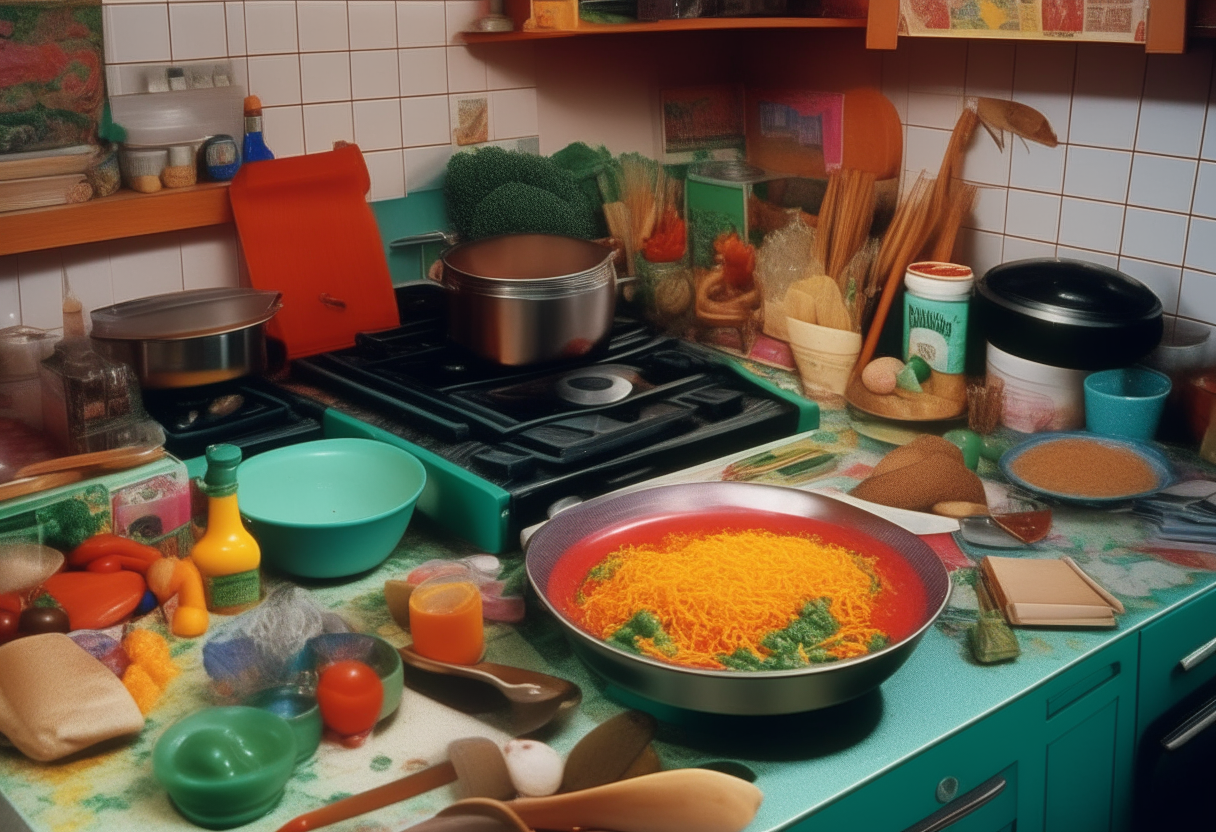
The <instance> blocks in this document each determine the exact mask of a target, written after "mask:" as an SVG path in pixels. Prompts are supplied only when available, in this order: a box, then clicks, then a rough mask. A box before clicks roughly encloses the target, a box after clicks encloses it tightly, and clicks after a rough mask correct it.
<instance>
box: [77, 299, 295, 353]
mask: <svg viewBox="0 0 1216 832" xmlns="http://www.w3.org/2000/svg"><path fill="white" fill-rule="evenodd" d="M278 310H279V293H278V292H270V291H263V290H260V289H244V288H236V287H233V288H224V289H190V290H187V291H185V292H170V293H168V294H164V295H152V296H150V297H146V298H139V299H137V300H129V301H125V302H123V303H116V304H114V305H113V306H105V307H102V308H101V309H94V310H93V312H92V318H93V333H92V334H93V337H94V338H111V339H115V340H124V341H129V340H140V341H147V340H155V341H177V340H181V339H183V338H198V337H202V336H206V335H220V334H223V333H225V332H232V331H234V330H238V329H244V328H246V327H250V326H255V325H257V324H261V323H265V322H266V321H268V320H270V318H271V317H273V315H274V313H275V312H277V311H278Z"/></svg>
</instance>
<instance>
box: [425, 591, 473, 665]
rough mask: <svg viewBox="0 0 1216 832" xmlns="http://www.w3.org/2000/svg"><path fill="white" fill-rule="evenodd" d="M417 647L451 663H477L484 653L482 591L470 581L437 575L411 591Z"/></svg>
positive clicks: (432, 657)
mask: <svg viewBox="0 0 1216 832" xmlns="http://www.w3.org/2000/svg"><path fill="white" fill-rule="evenodd" d="M410 634H411V635H412V636H413V637H414V650H416V651H417V652H418V653H419V654H421V655H423V656H426V657H427V658H428V659H434V660H435V661H437V662H447V663H448V664H476V663H477V662H479V661H481V655H482V653H483V652H485V632H484V625H483V624H482V614H481V593H480V592H479V591H478V589H477V586H476V585H475V584H473V583H472V582H470V581H464V580H459V579H453V578H451V577H438V578H432V579H431V580H427V581H423V582H422V583H421V584H419V585H418V587H417V589H415V590H414V591H413V592H412V593H410Z"/></svg>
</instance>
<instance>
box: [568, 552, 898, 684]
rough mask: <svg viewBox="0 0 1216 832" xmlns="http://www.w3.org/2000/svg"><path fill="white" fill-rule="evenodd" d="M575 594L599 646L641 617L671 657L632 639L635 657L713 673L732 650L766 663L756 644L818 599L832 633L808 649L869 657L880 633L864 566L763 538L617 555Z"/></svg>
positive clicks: (849, 555) (841, 555) (649, 642)
mask: <svg viewBox="0 0 1216 832" xmlns="http://www.w3.org/2000/svg"><path fill="white" fill-rule="evenodd" d="M600 575H606V577H603V578H600V577H599V576H600ZM580 594H581V596H582V597H581V598H580V600H579V601H578V602H577V603H576V610H577V612H578V623H579V624H580V625H581V626H582V627H584V628H585V629H587V630H588V631H589V632H591V633H592V634H593V635H596V636H598V637H599V638H603V639H607V638H608V637H610V636H611V635H612V634H613V633H615V632H616V631H617V630H618V629H620V628H621V626H622V625H624V624H625V623H626V622H627V621H629V619H630V618H632V617H633V615H634V614H635V613H637V612H639V611H641V610H647V611H649V612H651V613H653V614H654V615H655V617H656V618H658V620H659V622H660V624H661V625H662V627H663V631H664V632H665V633H666V634H667V635H668V636H669V637H670V638H671V640H672V642H673V643H674V646H675V648H676V650H675V653H674V654H672V653H671V651H670V649H668V650H667V651H664V650H660V649H658V648H656V647H655V645H654V643H653V642H654V639H639V642H638V644H639V647H640V648H641V650H642V652H643V653H645V654H646V655H649V656H652V657H653V658H656V659H660V660H662V661H667V662H671V663H674V664H681V665H686V666H690V667H705V668H713V669H721V668H723V667H724V665H723V664H722V663H721V662H720V661H718V656H721V655H731V654H733V653H734V652H735V651H736V650H739V649H741V648H742V649H746V650H751V651H752V652H753V653H755V654H756V655H757V656H759V657H765V656H768V655H769V654H770V651H769V650H768V649H766V648H764V647H762V646H761V645H760V641H761V639H763V638H764V636H765V635H767V634H768V633H770V632H773V631H774V630H782V629H784V628H785V627H787V626H789V625H790V623H791V622H793V621H794V619H796V618H797V617H798V614H799V612H800V611H801V609H802V607H803V606H804V605H805V604H806V603H807V602H808V601H816V600H819V599H820V598H828V599H830V607H829V610H830V612H831V614H832V616H833V617H834V618H835V619H836V621H837V622H838V623H839V624H840V628H839V629H838V630H837V631H836V633H835V634H833V635H832V636H830V637H828V638H827V639H826V640H825V641H824V642H822V643H820V644H818V645H816V647H821V648H823V649H826V650H827V652H829V653H830V654H831V655H833V656H835V657H836V658H840V659H844V658H851V657H853V656H859V655H864V654H865V653H867V652H869V645H870V642H871V640H872V639H873V638H874V636H876V635H879V634H880V632H881V631H880V630H878V629H877V628H875V627H873V626H871V624H870V617H871V612H872V610H873V601H874V577H873V572H872V564H870V563H869V562H868V561H867V560H866V559H864V558H861V557H860V556H859V555H856V554H855V553H853V552H850V551H849V550H848V549H845V548H844V547H843V546H838V545H835V544H830V543H824V542H823V541H821V540H819V539H818V538H814V537H809V538H808V537H799V536H797V535H789V534H776V533H774V532H768V531H763V530H753V531H741V532H733V531H732V532H720V533H717V534H708V535H700V536H689V535H672V536H671V537H669V538H668V539H667V540H665V541H663V543H662V544H661V545H642V546H625V547H622V548H621V549H620V550H618V551H617V552H614V553H613V554H611V555H609V556H608V558H606V559H605V560H604V561H603V562H602V564H601V565H600V566H597V567H596V568H595V569H593V570H592V572H591V575H589V576H588V578H587V580H586V581H585V582H584V584H583V587H582V589H581V591H580Z"/></svg>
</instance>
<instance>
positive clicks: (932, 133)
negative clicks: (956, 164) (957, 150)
mask: <svg viewBox="0 0 1216 832" xmlns="http://www.w3.org/2000/svg"><path fill="white" fill-rule="evenodd" d="M948 144H950V132H949V131H948V130H934V129H931V128H928V127H909V128H908V140H907V141H906V142H905V143H904V170H906V171H910V172H911V174H912V178H913V179H915V178H916V174H917V173H919V172H920V171H922V170H923V171H926V172H928V174H929V175H930V176H937V171H938V169H939V168H941V164H942V156H943V154H945V152H946V146H947V145H948Z"/></svg>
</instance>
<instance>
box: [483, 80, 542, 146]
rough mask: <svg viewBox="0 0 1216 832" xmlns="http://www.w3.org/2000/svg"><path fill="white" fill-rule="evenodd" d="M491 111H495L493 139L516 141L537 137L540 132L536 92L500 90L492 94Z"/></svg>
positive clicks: (529, 90)
mask: <svg viewBox="0 0 1216 832" xmlns="http://www.w3.org/2000/svg"><path fill="white" fill-rule="evenodd" d="M490 109H492V110H493V111H494V122H493V127H494V133H493V135H492V136H491V137H490V138H492V139H516V138H520V137H522V136H535V135H536V134H537V132H539V130H540V125H539V122H538V120H537V113H536V90H535V89H532V88H528V89H520V90H499V91H498V92H492V93H490Z"/></svg>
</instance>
